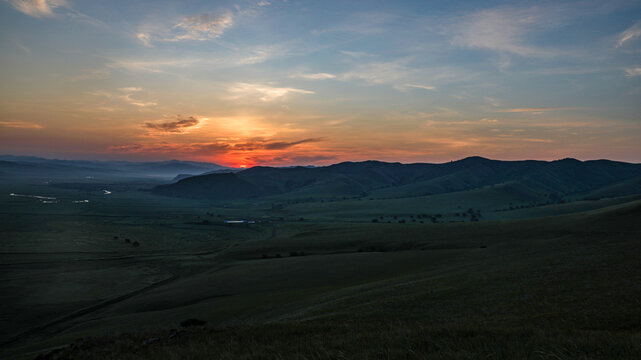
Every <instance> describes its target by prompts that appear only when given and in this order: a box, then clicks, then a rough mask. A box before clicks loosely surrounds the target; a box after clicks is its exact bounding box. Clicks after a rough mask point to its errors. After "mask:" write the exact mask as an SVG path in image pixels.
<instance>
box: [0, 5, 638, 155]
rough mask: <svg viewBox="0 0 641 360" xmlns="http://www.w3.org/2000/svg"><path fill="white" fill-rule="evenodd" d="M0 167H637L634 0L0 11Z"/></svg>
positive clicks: (21, 8) (11, 8)
mask: <svg viewBox="0 0 641 360" xmlns="http://www.w3.org/2000/svg"><path fill="white" fill-rule="evenodd" d="M0 83H1V84H2V85H0V92H1V93H0V153H4V154H14V155H36V156H43V157H49V158H64V159H104V160H106V159H120V160H140V161H143V160H145V161H146V160H161V159H181V160H194V161H209V162H215V163H218V164H221V165H227V166H242V167H248V166H254V165H272V166H286V165H307V164H312V165H324V164H330V163H336V162H341V161H362V160H368V159H375V160H382V161H400V162H405V163H410V162H446V161H451V160H456V159H460V158H464V157H467V156H484V157H488V158H493V159H501V160H517V159H541V160H554V159H561V158H566V157H574V158H578V159H582V160H588V159H602V158H607V159H613V160H621V161H629V162H637V163H638V162H641V145H639V141H640V140H641V1H630V0H627V1H523V2H518V1H456V0H454V1H346V0H344V1H296V0H287V1H284V0H258V1H256V0H254V1H249V0H247V1H162V0H156V1H91V0H0Z"/></svg>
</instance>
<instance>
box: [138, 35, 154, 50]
mask: <svg viewBox="0 0 641 360" xmlns="http://www.w3.org/2000/svg"><path fill="white" fill-rule="evenodd" d="M136 37H137V38H138V40H140V42H141V43H143V45H145V46H147V47H151V46H153V45H151V35H149V34H146V33H137V34H136Z"/></svg>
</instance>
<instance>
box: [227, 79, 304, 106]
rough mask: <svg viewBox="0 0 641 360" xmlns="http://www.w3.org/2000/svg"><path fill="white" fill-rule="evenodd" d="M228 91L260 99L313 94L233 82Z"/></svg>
mask: <svg viewBox="0 0 641 360" xmlns="http://www.w3.org/2000/svg"><path fill="white" fill-rule="evenodd" d="M228 91H229V92H230V93H233V94H236V96H237V97H240V96H258V98H259V99H260V100H261V101H266V102H267V101H274V100H282V99H284V98H286V97H287V96H288V95H290V94H314V91H311V90H303V89H296V88H290V87H276V86H270V85H265V84H249V83H242V82H239V83H235V84H233V85H231V86H230V87H229V88H228Z"/></svg>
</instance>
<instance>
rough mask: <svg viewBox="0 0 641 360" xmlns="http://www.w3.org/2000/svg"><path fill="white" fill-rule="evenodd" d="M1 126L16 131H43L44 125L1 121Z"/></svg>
mask: <svg viewBox="0 0 641 360" xmlns="http://www.w3.org/2000/svg"><path fill="white" fill-rule="evenodd" d="M0 126H1V127H8V128H16V129H35V130H40V129H42V125H40V124H36V123H32V122H28V121H16V120H8V121H0Z"/></svg>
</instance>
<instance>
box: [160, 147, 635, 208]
mask: <svg viewBox="0 0 641 360" xmlns="http://www.w3.org/2000/svg"><path fill="white" fill-rule="evenodd" d="M639 176H641V164H630V163H623V162H615V161H609V160H594V161H579V160H576V159H563V160H557V161H550V162H547V161H532V160H528V161H499V160H490V159H485V158H481V157H469V158H465V159H462V160H459V161H454V162H449V163H443V164H401V163H386V162H380V161H365V162H344V163H340V164H335V165H330V166H326V167H317V168H307V167H294V168H271V167H253V168H251V169H247V170H244V171H240V172H237V173H235V174H208V175H201V176H194V177H190V178H186V179H183V180H180V181H178V182H176V183H174V184H169V185H160V186H157V187H156V188H154V190H153V193H155V194H159V195H167V196H176V197H187V198H207V199H211V200H232V199H248V198H258V197H267V196H279V197H290V198H292V197H293V198H305V197H314V198H334V197H363V196H371V197H376V198H399V197H416V196H425V195H433V194H442V193H448V192H455V191H464V190H470V189H476V188H480V187H484V186H492V185H500V184H506V183H509V184H511V189H513V190H514V191H520V192H522V193H523V197H524V199H536V198H539V197H540V196H541V195H543V194H545V195H548V196H556V197H559V196H562V195H568V194H577V193H582V192H585V193H587V192H590V191H595V190H596V189H599V188H601V187H605V186H611V185H613V184H616V183H619V182H625V181H628V180H630V179H633V178H636V177H639ZM628 188H629V186H628ZM634 188H635V187H634V186H632V189H634Z"/></svg>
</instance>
